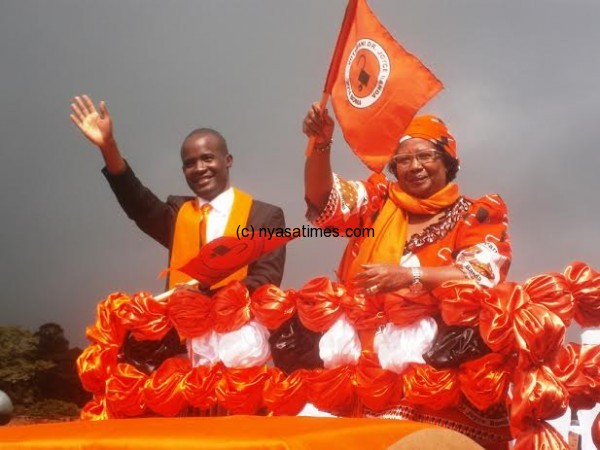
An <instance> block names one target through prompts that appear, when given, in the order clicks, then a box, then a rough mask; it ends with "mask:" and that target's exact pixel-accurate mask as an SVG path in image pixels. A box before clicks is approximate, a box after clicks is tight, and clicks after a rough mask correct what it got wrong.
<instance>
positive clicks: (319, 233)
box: [236, 225, 375, 240]
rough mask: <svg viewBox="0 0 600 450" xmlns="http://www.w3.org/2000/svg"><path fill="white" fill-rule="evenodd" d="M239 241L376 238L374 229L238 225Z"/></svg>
mask: <svg viewBox="0 0 600 450" xmlns="http://www.w3.org/2000/svg"><path fill="white" fill-rule="evenodd" d="M236 234H237V238H238V239H244V238H249V239H254V237H255V236H257V235H258V237H259V238H266V239H268V240H271V239H273V238H274V237H276V238H298V237H303V238H305V237H308V238H320V237H349V238H352V237H365V238H366V237H375V229H374V228H362V227H357V228H352V227H349V228H342V229H340V228H338V227H327V228H315V227H307V226H305V225H302V227H297V228H287V227H285V228H283V227H276V228H266V227H260V228H254V227H253V226H252V225H250V226H247V227H243V226H242V225H238V227H237V230H236Z"/></svg>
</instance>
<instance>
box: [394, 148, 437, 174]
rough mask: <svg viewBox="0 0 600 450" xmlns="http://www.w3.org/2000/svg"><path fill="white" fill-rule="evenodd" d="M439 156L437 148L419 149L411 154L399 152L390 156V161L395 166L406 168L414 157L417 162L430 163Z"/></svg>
mask: <svg viewBox="0 0 600 450" xmlns="http://www.w3.org/2000/svg"><path fill="white" fill-rule="evenodd" d="M439 156H440V152H439V150H435V149H431V150H421V151H420V152H417V153H415V154H412V155H407V154H404V155H403V154H400V155H394V156H393V157H392V163H393V164H395V165H396V167H400V168H402V169H407V168H409V167H410V166H411V165H412V161H413V159H416V160H417V161H418V162H419V164H425V165H426V164H431V163H432V162H434V161H435V160H436V159H438V157H439Z"/></svg>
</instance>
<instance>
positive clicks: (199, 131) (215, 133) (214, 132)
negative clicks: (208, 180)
mask: <svg viewBox="0 0 600 450" xmlns="http://www.w3.org/2000/svg"><path fill="white" fill-rule="evenodd" d="M207 134H209V135H211V136H214V137H215V138H217V141H218V142H219V149H220V150H222V151H223V154H225V155H228V154H229V149H228V148H227V141H226V140H225V138H224V137H223V135H222V134H221V133H219V132H218V131H217V130H214V129H212V128H196V129H195V130H192V131H191V132H190V134H188V135H187V136H186V137H185V139H184V140H183V142H185V141H187V140H188V139H190V138H192V137H195V136H205V135H207Z"/></svg>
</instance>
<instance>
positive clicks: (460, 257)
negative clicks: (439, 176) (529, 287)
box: [455, 194, 512, 287]
mask: <svg viewBox="0 0 600 450" xmlns="http://www.w3.org/2000/svg"><path fill="white" fill-rule="evenodd" d="M458 227H459V228H458V229H457V233H456V241H455V249H456V250H457V251H458V253H457V256H456V263H457V266H458V267H459V268H460V269H461V270H462V271H463V272H464V273H465V275H466V276H467V277H468V278H471V279H474V280H475V281H477V282H478V283H479V284H480V285H482V286H487V287H492V286H495V285H496V284H498V283H499V282H501V281H504V280H505V279H506V275H507V273H508V269H509V267H510V262H511V259H512V251H511V246H510V239H509V237H508V210H507V207H506V204H505V203H504V201H503V200H502V198H501V197H500V196H499V195H497V194H490V195H486V196H485V197H482V198H480V199H478V200H475V201H474V202H473V204H472V205H471V207H470V208H469V211H468V213H467V215H466V217H465V219H464V220H463V221H461V223H460V224H459V225H458Z"/></svg>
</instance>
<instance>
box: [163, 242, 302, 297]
mask: <svg viewBox="0 0 600 450" xmlns="http://www.w3.org/2000/svg"><path fill="white" fill-rule="evenodd" d="M295 237H298V235H295V236H293V235H290V236H286V237H278V236H272V237H270V238H267V237H259V236H255V237H252V238H251V237H248V238H241V239H238V238H237V237H235V236H221V237H219V238H217V239H214V240H212V241H210V242H209V243H208V244H206V245H203V246H202V247H201V248H200V251H199V252H198V254H197V255H196V256H195V257H193V258H192V259H191V260H189V261H188V262H187V263H185V264H184V265H183V266H181V267H172V268H170V269H167V271H168V270H177V271H179V272H183V273H185V274H186V275H188V276H190V277H192V278H194V279H196V280H198V281H199V282H200V283H201V284H202V285H204V286H212V285H213V284H215V283H218V282H219V281H221V280H224V279H225V278H227V277H228V276H229V275H231V274H232V273H234V272H236V271H238V270H239V269H241V268H242V267H244V266H247V265H249V264H251V263H253V262H254V261H256V260H257V259H259V258H260V257H261V256H262V255H265V254H267V253H269V252H272V251H273V250H275V249H276V248H279V247H281V246H282V245H285V244H287V243H288V242H289V241H291V240H293V239H295Z"/></svg>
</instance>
